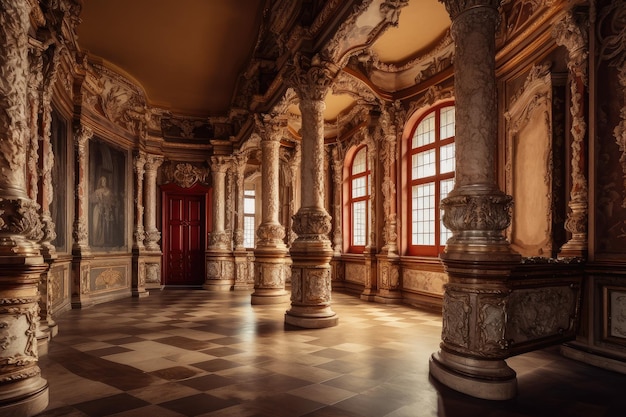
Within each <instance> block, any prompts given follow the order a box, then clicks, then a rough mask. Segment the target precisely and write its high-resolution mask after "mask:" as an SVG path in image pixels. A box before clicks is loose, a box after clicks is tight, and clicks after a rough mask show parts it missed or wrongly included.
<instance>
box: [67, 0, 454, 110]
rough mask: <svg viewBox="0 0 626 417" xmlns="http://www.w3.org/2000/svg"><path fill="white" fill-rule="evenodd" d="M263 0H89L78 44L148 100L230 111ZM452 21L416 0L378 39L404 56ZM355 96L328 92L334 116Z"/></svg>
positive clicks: (429, 1) (378, 47) (383, 48)
mask: <svg viewBox="0 0 626 417" xmlns="http://www.w3.org/2000/svg"><path fill="white" fill-rule="evenodd" d="M264 3H265V0H132V1H129V0H84V4H83V10H82V14H81V20H82V22H81V24H80V25H79V27H78V37H79V38H78V43H79V45H80V47H81V48H82V49H83V50H85V51H87V52H89V54H90V55H92V56H93V57H96V58H100V59H103V60H105V61H108V62H109V63H110V64H113V65H114V66H115V67H117V68H118V69H120V70H121V71H122V72H124V73H125V74H126V75H128V76H129V77H130V78H132V79H134V80H135V81H137V82H138V83H139V84H140V85H141V86H143V88H144V89H145V92H146V95H147V97H148V100H149V102H150V104H152V105H154V106H160V107H165V108H168V109H170V110H171V111H173V112H176V113H181V114H185V115H188V116H209V115H220V114H225V113H226V112H227V111H228V108H229V105H230V102H231V99H232V97H233V91H234V88H235V84H236V81H237V78H238V75H239V73H240V72H241V71H242V70H243V69H244V68H245V67H246V64H247V62H248V60H249V58H250V56H251V53H252V51H253V48H254V45H255V43H256V38H257V33H258V30H259V26H260V24H261V16H262V12H263V6H264ZM449 26H450V19H449V17H448V14H447V12H446V10H445V8H444V6H443V5H442V4H441V3H440V2H439V1H438V0H410V1H409V5H408V6H407V7H405V8H403V9H402V11H401V13H400V20H399V25H398V27H397V28H390V29H388V30H387V31H386V32H385V33H384V34H383V35H382V36H381V37H380V38H379V39H378V40H377V41H376V42H375V44H374V45H373V46H372V50H373V51H374V52H375V53H376V55H377V56H378V58H379V59H380V61H382V62H385V63H401V62H403V61H407V60H408V59H412V58H415V57H416V56H418V55H419V54H421V53H424V52H426V51H428V50H429V49H430V48H432V47H433V46H434V43H435V42H436V41H438V40H439V39H440V38H441V36H442V35H443V33H444V32H445V31H446V30H447V29H448V27H449ZM351 104H352V100H351V99H348V98H347V97H346V96H344V97H332V96H330V95H329V97H328V98H327V110H326V113H325V118H326V119H327V120H332V119H334V118H336V116H337V114H338V113H339V112H341V111H342V110H343V109H345V108H346V107H349V106H350V105H351Z"/></svg>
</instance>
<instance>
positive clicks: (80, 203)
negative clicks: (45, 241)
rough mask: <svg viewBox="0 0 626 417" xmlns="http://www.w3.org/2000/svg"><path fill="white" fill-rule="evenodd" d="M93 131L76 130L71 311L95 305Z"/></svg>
mask: <svg viewBox="0 0 626 417" xmlns="http://www.w3.org/2000/svg"><path fill="white" fill-rule="evenodd" d="M92 137H93V131H92V130H91V129H90V128H89V127H87V126H85V125H83V124H82V123H81V122H77V125H76V126H75V129H74V167H75V173H74V189H75V190H76V191H75V201H74V223H73V230H72V238H73V242H72V281H73V283H72V307H73V308H82V307H89V306H91V305H93V301H91V300H90V297H89V273H90V269H91V260H92V259H93V255H92V253H91V248H90V247H89V228H88V224H87V220H88V218H89V200H88V198H89V197H88V191H87V190H88V188H87V187H88V185H87V173H88V166H87V155H88V153H89V140H90V139H91V138H92Z"/></svg>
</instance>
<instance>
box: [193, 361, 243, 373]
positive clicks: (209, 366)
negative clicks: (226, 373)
mask: <svg viewBox="0 0 626 417" xmlns="http://www.w3.org/2000/svg"><path fill="white" fill-rule="evenodd" d="M191 366H193V367H196V368H199V369H202V370H205V371H207V372H217V371H222V370H224V369H231V368H237V367H239V366H241V365H240V364H239V363H236V362H232V361H228V360H225V359H212V360H210V361H205V362H198V363H193V364H191Z"/></svg>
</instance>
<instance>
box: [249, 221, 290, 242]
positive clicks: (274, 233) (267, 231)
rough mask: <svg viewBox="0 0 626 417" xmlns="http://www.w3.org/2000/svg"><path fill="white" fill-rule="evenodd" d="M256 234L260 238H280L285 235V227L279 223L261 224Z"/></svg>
mask: <svg viewBox="0 0 626 417" xmlns="http://www.w3.org/2000/svg"><path fill="white" fill-rule="evenodd" d="M256 235H257V236H258V237H259V239H261V240H282V239H283V238H284V237H285V228H284V227H283V226H282V225H280V224H262V225H260V226H259V228H258V229H257V231H256Z"/></svg>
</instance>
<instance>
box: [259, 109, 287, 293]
mask: <svg viewBox="0 0 626 417" xmlns="http://www.w3.org/2000/svg"><path fill="white" fill-rule="evenodd" d="M285 125H286V123H285V122H284V121H282V120H279V119H278V118H277V117H276V115H265V116H264V118H263V120H260V117H258V118H257V129H258V130H259V132H260V134H261V159H262V161H261V180H262V191H261V203H262V204H261V205H262V207H263V209H262V213H261V219H262V220H261V224H260V225H259V228H258V230H257V236H258V238H259V239H258V241H257V244H256V248H255V250H254V256H255V259H256V260H255V271H254V293H253V294H252V300H251V301H252V304H277V303H283V302H286V301H287V300H288V294H287V291H285V267H284V265H285V256H286V255H287V247H286V246H285V243H284V241H283V239H284V237H285V228H284V227H283V226H282V225H281V224H280V222H279V220H278V214H279V213H278V207H279V204H280V196H279V194H278V188H279V167H280V158H279V150H280V140H281V139H282V135H283V129H284V127H285Z"/></svg>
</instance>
